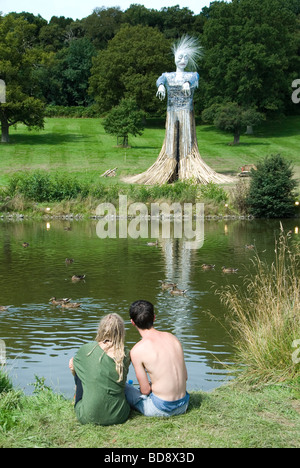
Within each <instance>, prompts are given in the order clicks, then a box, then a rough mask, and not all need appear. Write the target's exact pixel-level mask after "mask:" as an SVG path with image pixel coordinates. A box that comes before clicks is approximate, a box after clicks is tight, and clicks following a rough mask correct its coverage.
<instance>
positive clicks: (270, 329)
mask: <svg viewBox="0 0 300 468" xmlns="http://www.w3.org/2000/svg"><path fill="white" fill-rule="evenodd" d="M291 234H292V233H291V232H288V233H286V232H284V230H283V227H282V225H281V232H280V235H279V238H277V239H276V240H275V245H274V250H275V260H274V261H273V263H272V265H271V266H270V265H269V263H268V262H266V261H264V260H262V258H261V257H260V256H259V255H258V254H256V255H255V257H254V258H253V261H252V262H253V265H254V268H255V270H254V274H251V275H248V276H246V277H245V278H244V285H243V287H237V286H232V285H230V286H226V287H224V288H223V289H221V290H219V291H218V292H217V293H218V294H219V295H220V297H221V301H222V302H223V303H224V304H225V305H226V308H227V317H226V322H227V326H228V328H229V330H230V334H231V335H232V339H233V343H234V346H235V360H236V362H237V363H239V364H240V366H241V369H243V370H242V372H241V373H240V375H239V379H240V380H246V381H247V384H251V385H252V386H261V385H263V384H264V383H267V384H270V383H280V382H284V381H286V380H289V379H293V378H298V379H300V359H298V354H299V353H297V350H296V351H295V348H297V347H298V348H299V346H300V279H299V271H300V244H299V242H296V241H293V238H292V235H291Z"/></svg>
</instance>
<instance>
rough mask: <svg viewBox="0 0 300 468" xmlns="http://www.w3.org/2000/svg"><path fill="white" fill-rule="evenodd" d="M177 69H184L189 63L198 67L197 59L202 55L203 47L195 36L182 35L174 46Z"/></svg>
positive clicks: (194, 67) (193, 66) (192, 66)
mask: <svg viewBox="0 0 300 468" xmlns="http://www.w3.org/2000/svg"><path fill="white" fill-rule="evenodd" d="M172 50H173V53H174V56H175V64H176V67H177V70H179V71H183V70H184V69H185V68H186V67H187V66H188V65H189V66H190V68H192V69H194V70H195V69H196V68H197V60H198V59H199V58H200V57H201V55H202V53H201V47H200V45H199V43H198V41H197V39H196V38H194V37H189V36H182V38H181V39H180V40H179V41H178V42H176V43H175V44H174V45H173V47H172Z"/></svg>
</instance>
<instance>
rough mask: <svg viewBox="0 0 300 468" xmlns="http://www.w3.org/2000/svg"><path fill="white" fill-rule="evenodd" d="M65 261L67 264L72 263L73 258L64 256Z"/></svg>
mask: <svg viewBox="0 0 300 468" xmlns="http://www.w3.org/2000/svg"><path fill="white" fill-rule="evenodd" d="M65 262H66V263H67V264H70V263H74V258H66V259H65Z"/></svg>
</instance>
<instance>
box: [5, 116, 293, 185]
mask: <svg viewBox="0 0 300 468" xmlns="http://www.w3.org/2000/svg"><path fill="white" fill-rule="evenodd" d="M164 133H165V129H164V121H163V120H161V121H149V123H148V126H147V128H146V129H145V132H144V134H143V135H142V136H139V137H136V138H134V137H131V138H130V139H129V143H130V145H131V147H130V148H127V149H124V148H118V147H117V146H116V144H117V141H116V138H115V137H112V136H110V135H107V134H106V133H105V132H104V129H103V126H102V124H101V119H63V118H48V119H47V120H46V122H45V128H44V130H41V131H35V130H33V131H30V132H29V131H28V130H27V128H25V127H24V126H23V125H19V126H18V127H17V129H14V128H12V129H11V131H10V143H9V144H3V143H2V144H0V185H5V184H6V183H7V181H8V179H9V177H10V176H11V175H12V174H13V173H14V172H16V171H20V170H22V171H24V170H32V169H41V170H46V171H51V172H56V171H61V172H67V173H72V174H74V175H76V176H78V177H79V178H80V179H85V180H90V181H91V182H92V181H96V180H98V178H99V176H100V175H101V174H102V173H103V172H104V171H106V170H107V169H111V168H114V167H118V173H117V174H118V175H117V177H116V178H114V179H111V178H110V179H105V180H107V181H108V183H111V182H112V181H119V180H120V177H122V176H124V175H126V174H136V173H139V172H142V171H144V170H146V169H147V168H148V167H149V166H150V165H151V164H152V163H153V162H154V161H155V159H156V158H157V156H158V154H159V152H160V149H161V146H162V143H163V139H164ZM197 135H198V145H199V149H200V153H201V155H202V156H203V158H204V160H205V161H206V162H207V163H208V164H209V165H210V166H211V167H212V168H213V169H215V170H217V171H219V172H223V173H233V174H236V173H237V172H238V171H239V168H240V167H241V166H242V165H243V164H251V163H256V162H257V161H259V160H260V159H261V158H263V157H264V156H266V155H269V154H274V153H281V154H282V155H283V156H285V157H287V158H288V159H289V160H291V161H292V162H293V163H294V164H295V172H296V174H297V175H298V176H299V177H300V157H299V150H300V116H293V117H288V118H286V119H284V120H282V121H280V122H265V123H264V124H263V125H261V126H260V127H258V128H256V129H255V134H254V135H242V136H241V141H240V145H238V146H231V145H230V144H229V143H230V142H231V141H232V139H233V138H232V135H230V134H228V133H225V132H222V131H218V130H216V129H215V127H213V126H209V125H199V126H198V127H197Z"/></svg>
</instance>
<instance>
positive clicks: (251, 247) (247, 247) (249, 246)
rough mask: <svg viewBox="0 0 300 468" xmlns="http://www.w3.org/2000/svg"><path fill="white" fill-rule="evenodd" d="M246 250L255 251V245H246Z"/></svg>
mask: <svg viewBox="0 0 300 468" xmlns="http://www.w3.org/2000/svg"><path fill="white" fill-rule="evenodd" d="M245 249H248V250H253V249H254V245H252V244H250V245H248V244H247V245H245Z"/></svg>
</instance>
